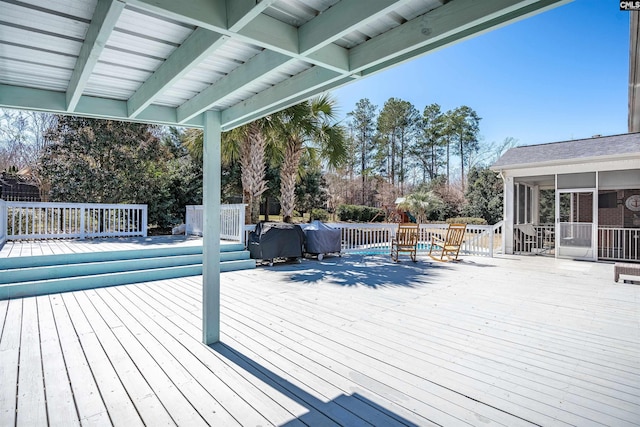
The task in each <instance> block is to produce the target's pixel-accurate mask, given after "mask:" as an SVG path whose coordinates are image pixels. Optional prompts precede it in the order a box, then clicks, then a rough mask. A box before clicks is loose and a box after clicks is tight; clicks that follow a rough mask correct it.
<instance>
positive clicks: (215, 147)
mask: <svg viewBox="0 0 640 427" xmlns="http://www.w3.org/2000/svg"><path fill="white" fill-rule="evenodd" d="M203 114H204V144H203V145H204V153H203V162H204V164H203V177H202V186H203V194H202V204H203V208H204V209H203V211H204V212H203V221H202V222H203V228H202V277H203V284H202V342H203V343H204V344H213V343H216V342H218V341H220V170H221V169H220V144H221V140H222V131H221V127H220V112H218V111H206V112H204V113H203Z"/></svg>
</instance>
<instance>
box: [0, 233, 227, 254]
mask: <svg viewBox="0 0 640 427" xmlns="http://www.w3.org/2000/svg"><path fill="white" fill-rule="evenodd" d="M221 243H222V244H225V243H232V242H228V241H224V240H223V241H221ZM190 245H202V237H196V236H184V235H180V236H153V237H151V236H150V237H120V238H115V237H114V238H98V239H66V240H65V239H60V240H55V239H50V240H16V241H8V242H6V243H5V244H4V245H3V246H1V247H0V258H7V257H19V256H33V255H58V254H73V253H82V252H97V251H104V252H106V251H121V250H130V249H140V248H145V247H163V246H190Z"/></svg>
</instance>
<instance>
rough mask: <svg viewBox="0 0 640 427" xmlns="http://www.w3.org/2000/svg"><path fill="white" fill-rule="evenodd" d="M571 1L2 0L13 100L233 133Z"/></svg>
mask: <svg viewBox="0 0 640 427" xmlns="http://www.w3.org/2000/svg"><path fill="white" fill-rule="evenodd" d="M568 1H569V0H519V1H518V0H492V1H490V2H481V1H473V0H452V1H445V0H395V1H392V0H370V1H367V2H366V7H363V6H364V5H363V2H361V1H360V0H341V1H340V0H306V1H302V0H262V1H256V0H189V1H173V0H22V1H20V0H1V1H0V10H2V17H1V18H0V106H1V107H9V108H17V109H30V110H41V111H48V112H55V113H63V114H73V115H82V116H91V117H99V118H111V119H118V120H134V121H139V122H149V123H161V124H171V125H183V126H192V127H201V126H204V119H203V115H202V113H203V112H205V111H208V110H213V111H219V112H220V117H221V129H222V130H228V129H231V128H233V127H235V126H239V125H242V124H244V123H247V122H249V121H252V120H254V119H256V118H258V117H261V116H264V115H267V114H269V113H271V112H274V111H277V110H279V109H282V108H285V107H287V106H290V105H293V104H296V103H298V102H300V101H302V100H304V99H307V98H310V97H312V96H314V95H316V94H319V93H322V92H324V91H326V90H329V89H333V88H336V87H339V86H342V85H345V84H347V83H349V82H352V81H354V80H357V79H360V78H364V77H366V76H368V75H371V74H373V73H377V72H379V71H382V70H385V69H387V68H389V67H392V66H394V65H396V64H399V63H402V62H404V61H407V60H410V59H412V58H415V57H417V56H420V55H423V54H426V53H428V52H431V51H434V50H436V49H440V48H442V47H445V46H448V45H451V44H453V43H456V42H458V41H460V40H464V39H466V38H469V37H472V36H475V35H477V34H480V33H482V32H485V31H488V30H491V29H494V28H497V27H499V26H502V25H505V24H508V23H511V22H514V21H517V20H519V19H522V18H524V17H527V16H530V15H533V14H535V13H538V12H540V11H543V10H546V9H549V8H552V7H555V6H557V5H560V4H564V3H567V2H568Z"/></svg>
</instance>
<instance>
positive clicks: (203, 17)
mask: <svg viewBox="0 0 640 427" xmlns="http://www.w3.org/2000/svg"><path fill="white" fill-rule="evenodd" d="M123 1H126V2H127V4H131V5H134V6H136V7H139V8H142V9H146V10H149V11H152V12H154V13H157V14H159V15H161V16H165V17H168V18H171V19H175V20H178V21H180V22H186V23H189V24H191V25H195V26H198V27H202V28H206V29H208V30H210V31H213V32H216V33H220V34H223V35H227V36H230V37H232V38H234V39H236V40H239V41H242V42H245V43H249V44H252V45H255V46H259V47H262V48H264V49H269V50H273V51H276V52H278V53H281V54H283V55H288V56H290V57H292V58H295V59H299V60H302V61H306V62H309V63H311V64H313V65H317V66H320V67H324V68H326V69H328V70H333V71H336V72H339V73H348V72H349V69H348V67H345V64H348V63H349V53H348V51H347V50H346V49H342V48H339V47H338V48H337V49H336V48H333V49H330V50H329V52H331V54H329V53H324V54H322V53H319V54H317V55H310V56H309V57H307V56H305V55H302V54H300V53H299V50H298V29H297V28H296V27H294V26H293V25H289V24H286V23H284V22H281V21H278V20H277V19H274V18H272V17H270V16H267V15H264V14H260V13H257V14H254V12H255V11H257V10H259V9H247V7H248V6H247V5H245V7H244V10H245V11H246V10H248V12H245V13H248V14H249V15H250V16H252V17H253V18H252V19H248V18H247V19H241V18H239V17H238V16H236V17H235V18H232V19H231V22H232V23H233V25H234V28H238V27H240V23H242V24H244V26H243V27H242V28H239V29H238V30H231V29H230V28H228V27H227V12H226V6H225V2H224V0H211V1H209V0H193V9H192V1H189V2H185V1H175V0H123ZM228 1H230V2H233V1H234V0H228ZM263 1H270V0H263ZM261 4H262V2H260V3H258V4H257V5H256V6H255V8H261V6H260V5H261ZM234 8H235V6H234ZM232 10H235V9H232ZM240 10H242V9H240ZM233 13H234V14H236V15H239V12H238V11H237V10H236V11H234V12H233ZM254 15H255V16H254ZM233 19H235V20H236V22H235V23H234V22H233ZM238 19H240V20H239V21H238ZM321 49H322V48H321ZM321 49H320V50H321Z"/></svg>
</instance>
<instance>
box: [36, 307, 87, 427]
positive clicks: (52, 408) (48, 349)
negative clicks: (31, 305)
mask: <svg viewBox="0 0 640 427" xmlns="http://www.w3.org/2000/svg"><path fill="white" fill-rule="evenodd" d="M36 301H37V303H38V321H39V322H40V349H41V352H42V370H43V375H44V385H45V395H46V396H45V397H46V402H47V417H48V422H49V424H50V425H52V426H79V425H80V420H79V419H78V412H77V410H76V408H75V406H74V405H73V404H72V403H73V393H72V391H71V386H70V382H69V376H68V374H67V368H66V366H65V363H64V356H63V354H62V348H60V340H59V339H58V330H57V328H56V322H55V318H54V316H53V310H52V308H51V302H50V300H49V296H47V295H45V296H41V297H37V298H36Z"/></svg>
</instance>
